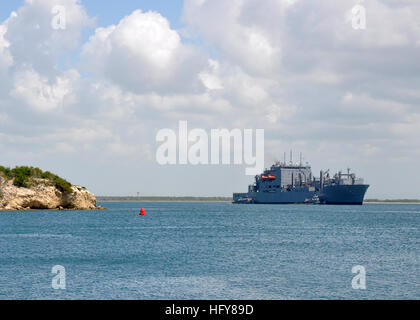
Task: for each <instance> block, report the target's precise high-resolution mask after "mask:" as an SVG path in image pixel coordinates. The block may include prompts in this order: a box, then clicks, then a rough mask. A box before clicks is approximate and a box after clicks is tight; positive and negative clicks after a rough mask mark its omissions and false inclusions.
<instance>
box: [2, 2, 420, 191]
mask: <svg viewBox="0 0 420 320" xmlns="http://www.w3.org/2000/svg"><path fill="white" fill-rule="evenodd" d="M57 5H59V6H62V7H63V8H65V21H66V25H65V28H64V29H61V28H58V29H57V28H53V27H52V21H53V20H54V17H55V14H54V13H53V12H52V10H53V8H54V7H55V6H57ZM356 5H359V6H360V5H361V6H362V7H363V8H364V9H365V12H366V26H365V28H355V27H354V25H353V23H354V19H353V18H354V14H355V13H354V12H352V9H353V8H354V7H355V6H356ZM419 16H420V2H419V1H417V0H406V1H400V0H364V1H362V0H355V1H351V0H350V1H347V0H346V1H344V0H343V1H337V0H322V1H321V0H314V1H305V0H266V1H257V0H232V1H222V0H211V1H210V0H185V1H181V0H167V1H163V0H159V1H156V0H155V1H128V0H120V1H99V0H84V1H78V0H26V1H17V0H16V1H11V0H9V1H1V2H0V164H1V165H5V166H11V167H14V166H16V165H31V166H37V167H40V168H42V169H44V170H50V171H52V172H55V173H57V174H59V175H60V176H63V177H65V178H66V179H68V180H69V181H71V182H72V183H74V184H78V185H82V186H85V187H87V188H88V189H89V190H90V191H92V192H94V193H95V194H96V195H136V194H137V192H139V193H140V195H144V196H152V195H162V196H165V195H166V196H186V195H190V196H230V195H231V194H232V193H233V192H245V191H246V190H247V185H248V184H250V183H251V182H252V180H253V178H252V177H250V176H246V175H245V170H244V169H245V165H234V164H231V165H196V166H194V165H191V164H189V165H181V164H177V165H164V166H162V165H160V164H158V163H157V161H156V150H157V148H158V147H159V143H158V142H157V141H156V135H157V132H158V131H159V130H161V129H164V128H171V129H174V130H177V128H178V123H179V121H188V126H189V128H191V129H193V128H201V129H203V130H205V131H206V132H210V130H212V129H217V128H226V129H229V130H231V129H234V128H238V129H240V130H244V129H253V130H255V129H264V132H265V165H266V166H267V167H268V166H270V165H271V164H272V163H273V162H274V161H276V160H282V159H283V153H284V152H287V153H289V150H291V149H292V150H293V152H294V155H295V160H296V161H297V160H298V154H299V153H300V152H302V153H303V156H304V159H305V161H309V162H310V163H311V165H312V168H313V172H314V173H315V174H316V173H317V172H319V171H320V170H321V169H324V170H325V169H327V168H329V169H331V170H332V171H338V170H345V169H346V168H348V167H349V168H351V169H352V170H353V171H355V172H356V174H357V175H358V176H361V177H363V178H364V179H365V182H367V183H369V184H370V185H371V187H370V188H369V191H368V194H367V197H369V198H420V187H419V181H420V169H419V159H420V142H419V139H420V89H419V88H420V19H419V18H418V17H419ZM352 17H353V18H352Z"/></svg>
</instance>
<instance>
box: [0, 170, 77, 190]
mask: <svg viewBox="0 0 420 320" xmlns="http://www.w3.org/2000/svg"><path fill="white" fill-rule="evenodd" d="M0 174H2V175H3V176H5V177H6V178H9V179H11V178H13V184H14V185H15V186H17V187H24V188H29V187H31V186H34V185H36V184H38V182H37V181H36V180H35V179H36V178H38V179H45V180H48V181H50V183H51V185H54V186H55V187H56V188H57V189H58V190H60V191H61V192H63V193H72V191H73V190H72V188H71V187H72V184H71V183H70V182H68V181H66V180H64V179H63V178H60V177H59V176H57V175H55V174H53V173H51V172H49V171H45V172H43V171H42V170H41V169H39V168H34V167H26V166H22V167H16V168H14V169H10V168H6V167H3V166H0Z"/></svg>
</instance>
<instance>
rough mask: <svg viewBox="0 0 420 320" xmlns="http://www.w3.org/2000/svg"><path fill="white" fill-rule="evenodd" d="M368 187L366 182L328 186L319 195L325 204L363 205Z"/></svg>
mask: <svg viewBox="0 0 420 320" xmlns="http://www.w3.org/2000/svg"><path fill="white" fill-rule="evenodd" d="M368 188H369V185H366V184H361V185H334V186H326V187H324V188H323V190H322V191H320V192H319V193H318V197H319V200H320V201H321V203H325V204H339V205H361V204H363V199H364V197H365V194H366V191H367V189H368Z"/></svg>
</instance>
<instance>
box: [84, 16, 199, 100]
mask: <svg viewBox="0 0 420 320" xmlns="http://www.w3.org/2000/svg"><path fill="white" fill-rule="evenodd" d="M83 57H84V58H85V59H86V60H87V61H88V62H89V64H90V65H91V66H92V69H93V70H94V71H96V72H97V73H98V74H99V75H101V76H103V77H106V78H107V79H110V80H112V81H113V82H114V83H116V84H118V85H121V86H123V87H124V88H126V89H128V90H130V91H132V92H136V93H142V92H147V91H156V92H160V93H167V92H177V91H178V92H179V91H182V92H193V91H198V90H202V89H203V86H202V84H201V82H200V81H199V78H198V74H199V72H200V71H201V70H202V69H203V68H204V66H205V64H206V59H205V57H204V56H203V55H202V54H201V52H200V51H199V50H198V49H197V48H194V47H192V46H189V45H185V44H183V43H182V41H181V37H180V35H179V34H178V32H177V31H176V30H173V29H171V27H170V25H169V21H168V20H167V19H166V18H164V17H163V16H162V15H160V14H159V13H157V12H142V11H141V10H136V11H134V12H133V13H131V14H130V15H129V16H126V17H124V18H123V19H122V20H121V21H120V22H119V24H118V25H111V26H109V27H107V28H98V29H97V30H96V31H95V34H94V35H93V36H92V37H91V38H90V39H89V42H88V43H86V44H85V46H84V49H83Z"/></svg>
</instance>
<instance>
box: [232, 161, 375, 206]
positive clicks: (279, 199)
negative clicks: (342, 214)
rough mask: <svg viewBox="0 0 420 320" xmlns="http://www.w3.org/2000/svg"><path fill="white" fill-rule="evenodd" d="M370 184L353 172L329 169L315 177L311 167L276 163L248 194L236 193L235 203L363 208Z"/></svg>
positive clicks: (234, 196)
mask: <svg viewBox="0 0 420 320" xmlns="http://www.w3.org/2000/svg"><path fill="white" fill-rule="evenodd" d="M368 188H369V185H367V184H364V181H363V179H361V178H356V175H355V174H354V173H351V172H350V169H348V170H347V173H342V172H341V171H340V172H338V173H336V174H334V176H333V177H330V173H329V170H327V171H325V172H324V171H321V172H320V175H319V177H314V176H313V175H312V170H311V167H310V165H309V164H306V165H302V161H301V162H300V163H297V164H296V163H293V162H292V160H291V161H290V162H289V163H286V161H284V162H283V163H280V162H277V163H275V164H274V165H272V166H271V168H270V169H266V170H265V171H264V172H263V173H262V174H260V175H257V176H256V177H255V182H254V184H252V185H250V186H249V187H248V192H247V193H234V194H233V203H260V204H287V203H289V204H290V203H306V204H344V205H361V204H363V199H364V197H365V194H366V191H367V189H368Z"/></svg>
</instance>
